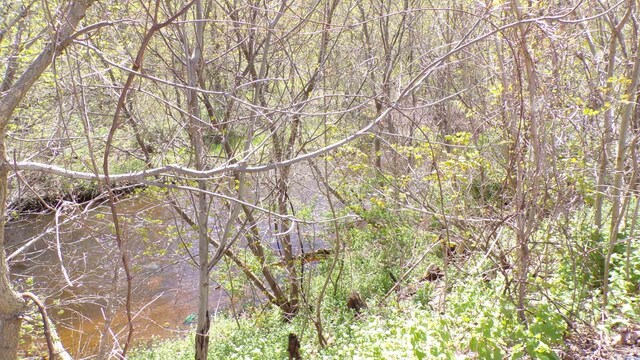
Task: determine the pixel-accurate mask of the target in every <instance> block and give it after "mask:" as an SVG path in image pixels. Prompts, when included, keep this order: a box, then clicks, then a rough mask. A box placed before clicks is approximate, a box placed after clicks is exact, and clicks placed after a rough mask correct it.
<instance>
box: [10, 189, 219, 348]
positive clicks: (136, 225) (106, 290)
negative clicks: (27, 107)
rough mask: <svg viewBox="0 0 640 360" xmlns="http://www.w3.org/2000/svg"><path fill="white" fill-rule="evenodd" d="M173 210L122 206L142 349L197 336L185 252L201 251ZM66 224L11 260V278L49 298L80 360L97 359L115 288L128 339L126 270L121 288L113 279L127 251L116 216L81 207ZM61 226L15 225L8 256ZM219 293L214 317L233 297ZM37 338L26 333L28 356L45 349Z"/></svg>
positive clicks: (146, 201)
mask: <svg viewBox="0 0 640 360" xmlns="http://www.w3.org/2000/svg"><path fill="white" fill-rule="evenodd" d="M168 209H170V207H169V206H166V204H162V201H160V200H158V199H155V198H151V197H149V196H144V197H131V198H128V199H126V200H123V201H121V202H119V203H118V211H119V213H120V215H121V217H122V228H123V234H124V237H126V239H127V241H128V242H129V250H130V255H131V263H132V273H133V285H134V291H133V295H134V296H133V314H134V316H135V320H134V323H135V329H136V330H135V336H134V337H135V340H136V341H137V343H138V344H140V343H143V342H145V341H148V340H150V339H152V338H166V337H173V336H178V335H181V334H184V333H185V332H187V331H188V330H189V325H186V324H184V320H185V318H187V316H188V315H190V314H192V313H194V312H195V311H196V309H197V290H198V287H197V286H198V280H197V276H198V275H197V269H196V268H195V266H193V262H192V261H191V259H190V256H189V254H188V253H187V252H186V251H185V250H184V247H185V246H184V245H186V246H187V247H188V248H190V249H193V248H194V245H195V244H194V240H193V239H195V236H190V235H192V234H190V233H189V232H185V231H183V230H184V229H183V223H182V221H181V220H180V219H178V218H176V216H175V214H173V213H172V212H171V211H170V210H168ZM58 222H59V223H62V224H61V225H60V226H59V232H58V233H57V234H56V232H55V231H51V232H50V233H48V234H46V235H45V236H42V238H41V239H39V240H38V241H36V242H35V243H33V244H32V245H31V246H29V248H28V250H27V251H26V252H25V253H24V254H23V255H20V256H18V257H16V258H15V259H13V260H12V261H11V262H10V267H11V273H12V277H13V280H14V282H16V283H18V288H24V289H29V290H30V291H33V292H35V293H36V294H37V295H38V296H41V297H43V298H44V299H46V303H47V306H48V309H49V314H50V315H51V316H52V318H53V320H54V321H55V322H56V325H57V329H58V332H59V335H60V337H61V338H62V341H63V344H64V345H65V346H66V347H67V349H68V350H69V352H70V353H71V354H72V355H74V356H76V357H81V356H90V355H91V354H94V353H95V352H96V350H97V346H98V343H99V340H100V333H101V331H102V330H103V328H104V319H105V316H106V305H107V301H106V299H107V298H110V297H112V296H113V294H114V291H113V289H114V285H115V286H116V293H117V297H116V298H115V300H116V302H117V303H118V305H117V310H116V311H115V316H114V319H113V325H112V327H111V328H112V331H113V334H112V336H113V337H114V338H115V339H117V340H120V341H121V340H122V339H123V338H124V336H125V335H126V329H125V328H126V314H125V311H124V306H123V303H124V300H125V296H126V286H125V282H124V281H123V279H124V273H123V272H122V270H120V271H119V273H118V274H117V276H118V282H117V283H116V284H114V281H113V279H114V266H115V265H116V264H118V262H119V253H118V249H117V246H116V241H115V239H114V236H113V228H112V224H111V214H110V211H109V209H108V207H106V206H99V207H97V208H95V209H92V210H90V211H87V212H84V213H82V209H79V208H75V209H74V210H68V211H67V212H66V213H65V214H63V215H61V216H60V217H59V218H58ZM54 225H55V217H54V215H39V216H30V217H27V218H24V219H21V220H19V221H15V222H11V223H9V224H7V226H6V229H5V234H6V239H7V245H8V247H7V251H8V253H9V254H10V253H12V252H13V251H14V250H15V249H17V248H19V247H20V246H22V245H23V244H25V242H27V241H28V240H29V239H31V238H33V237H34V236H38V235H40V234H42V233H44V232H46V231H47V229H50V228H52V226H54ZM58 244H59V245H60V246H58ZM61 259H62V260H61ZM190 262H191V263H190ZM65 274H66V277H65ZM211 288H212V289H211V295H210V296H211V297H210V298H211V311H216V310H217V309H220V308H223V307H224V306H225V305H226V303H227V298H226V295H225V293H224V292H223V291H222V290H220V289H219V288H217V287H215V286H212V287H211ZM33 339H38V341H40V340H41V339H42V335H41V334H40V333H35V334H26V337H25V340H26V342H25V344H24V346H23V347H24V349H25V351H27V350H28V349H29V347H30V346H32V345H37V344H38V343H37V342H36V343H33V342H32V340H33Z"/></svg>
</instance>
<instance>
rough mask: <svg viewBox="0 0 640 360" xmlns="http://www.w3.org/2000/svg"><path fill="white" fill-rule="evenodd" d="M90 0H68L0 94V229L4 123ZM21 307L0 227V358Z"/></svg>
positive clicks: (5, 168) (13, 350) (0, 222)
mask: <svg viewBox="0 0 640 360" xmlns="http://www.w3.org/2000/svg"><path fill="white" fill-rule="evenodd" d="M93 2H94V0H79V1H75V2H73V3H71V4H70V5H69V7H68V8H67V9H66V11H63V12H62V14H63V15H62V19H60V21H59V24H61V25H60V28H59V30H58V32H57V33H56V34H55V35H54V36H53V39H54V40H53V41H52V42H50V43H48V44H47V45H45V47H44V49H43V50H42V51H41V52H40V54H39V55H38V57H36V59H35V60H34V61H33V62H32V63H31V64H30V65H29V66H28V67H27V69H26V70H25V71H24V73H22V75H21V76H20V78H19V79H18V80H17V81H16V82H15V84H13V85H12V86H11V87H9V89H8V90H7V92H5V93H4V95H3V96H2V98H0V161H2V167H1V168H0V229H4V224H5V216H4V214H5V212H6V210H7V183H8V175H9V170H10V168H9V165H8V164H9V163H8V159H7V150H6V145H5V137H6V131H7V125H8V123H9V120H10V119H11V116H12V114H13V111H14V110H15V109H16V107H17V106H18V105H19V104H20V101H22V99H23V98H24V97H25V95H26V94H27V92H28V91H29V89H31V86H33V84H34V83H35V82H36V80H37V79H38V78H40V76H41V75H42V73H43V72H45V71H46V70H47V68H48V67H49V65H50V64H51V62H52V61H53V59H54V58H55V57H56V56H57V55H59V54H60V53H61V52H62V51H63V50H64V49H65V48H66V47H67V46H69V44H70V43H71V40H72V35H73V34H74V33H75V31H76V26H78V24H79V23H80V20H82V18H84V16H85V13H86V11H87V9H88V8H89V6H91V4H92V3H93ZM23 310H24V302H23V301H22V299H21V298H20V297H18V295H17V294H16V293H15V292H14V291H13V289H12V287H11V283H10V281H9V269H8V267H7V260H6V254H5V249H4V230H1V231H0V359H3V360H5V359H6V360H12V359H16V358H17V356H18V341H19V338H20V327H21V324H22V319H21V314H22V311H23Z"/></svg>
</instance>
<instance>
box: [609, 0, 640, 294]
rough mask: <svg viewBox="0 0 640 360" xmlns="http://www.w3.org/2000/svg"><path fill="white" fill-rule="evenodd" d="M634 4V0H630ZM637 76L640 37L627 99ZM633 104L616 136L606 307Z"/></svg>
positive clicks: (627, 108) (639, 73)
mask: <svg viewBox="0 0 640 360" xmlns="http://www.w3.org/2000/svg"><path fill="white" fill-rule="evenodd" d="M632 4H635V1H632ZM638 77H640V39H638V43H637V44H636V54H635V60H634V64H633V71H632V73H631V83H630V84H629V86H628V87H627V91H626V95H627V96H628V99H634V98H635V93H636V88H637V86H638ZM634 106H636V105H635V104H634V103H633V102H632V101H627V102H626V104H625V105H624V111H623V113H622V118H621V119H620V129H619V137H618V151H617V155H616V169H615V173H614V178H613V189H612V191H611V196H612V204H611V232H610V234H609V244H608V245H607V252H606V256H605V260H604V274H603V279H602V281H603V285H602V295H603V299H602V303H603V305H604V306H605V307H606V306H607V303H608V299H609V298H608V296H609V271H610V262H611V255H612V254H613V247H614V246H615V245H616V242H617V239H618V229H619V227H620V223H621V220H622V212H621V211H620V210H621V209H620V208H621V202H622V197H623V196H624V194H622V186H623V185H622V180H623V175H624V163H625V159H626V148H627V137H628V136H629V123H630V122H631V116H632V115H633V110H634Z"/></svg>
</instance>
